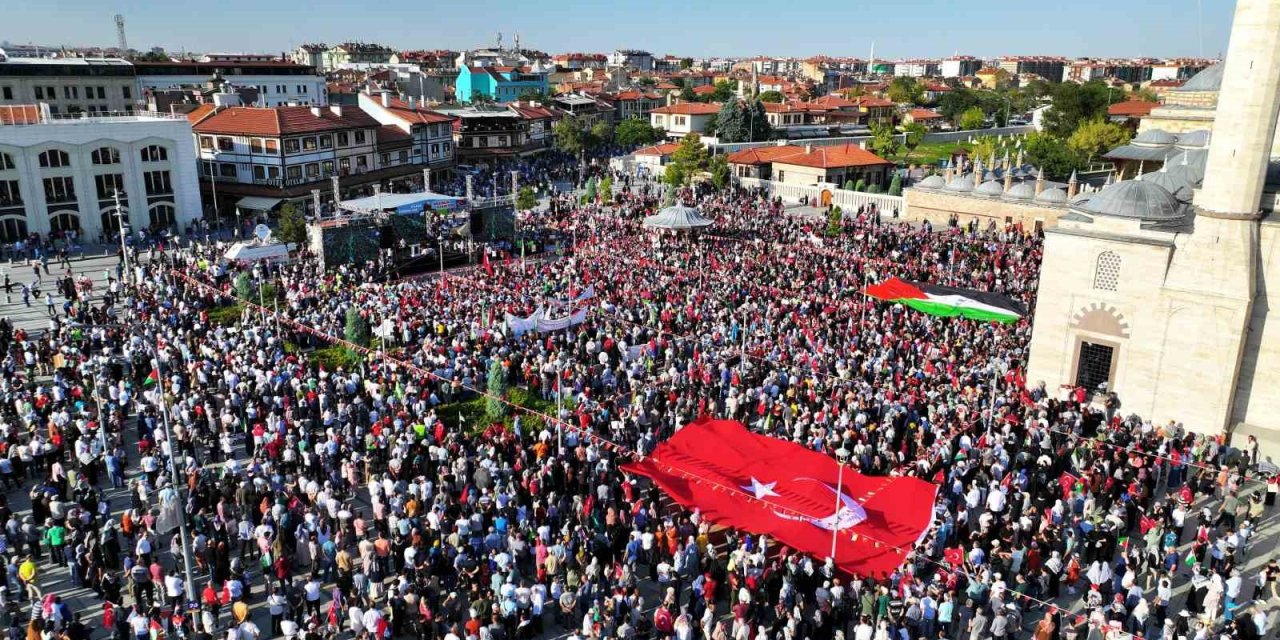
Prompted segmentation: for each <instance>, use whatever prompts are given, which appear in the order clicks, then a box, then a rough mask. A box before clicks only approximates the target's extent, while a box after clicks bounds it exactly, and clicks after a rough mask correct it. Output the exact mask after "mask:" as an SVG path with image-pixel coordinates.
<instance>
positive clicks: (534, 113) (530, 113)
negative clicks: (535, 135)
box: [507, 102, 560, 120]
mask: <svg viewBox="0 0 1280 640" xmlns="http://www.w3.org/2000/svg"><path fill="white" fill-rule="evenodd" d="M507 107H508V108H509V109H511V110H512V111H515V112H516V113H518V114H520V117H521V118H524V119H525V120H547V119H550V118H556V117H559V115H560V114H558V113H556V111H555V110H553V109H549V108H547V107H540V106H534V105H532V104H524V103H519V102H513V103H511V104H509V105H507Z"/></svg>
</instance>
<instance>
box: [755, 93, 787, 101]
mask: <svg viewBox="0 0 1280 640" xmlns="http://www.w3.org/2000/svg"><path fill="white" fill-rule="evenodd" d="M758 97H759V98H760V102H782V100H783V95H782V92H781V91H761V92H760V95H759V96H758Z"/></svg>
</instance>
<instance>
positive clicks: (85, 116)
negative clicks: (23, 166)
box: [5, 105, 187, 127]
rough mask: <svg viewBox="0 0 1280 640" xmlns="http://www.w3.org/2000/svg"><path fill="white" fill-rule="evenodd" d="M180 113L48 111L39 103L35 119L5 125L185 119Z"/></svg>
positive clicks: (21, 125)
mask: <svg viewBox="0 0 1280 640" xmlns="http://www.w3.org/2000/svg"><path fill="white" fill-rule="evenodd" d="M186 119H187V116H185V115H182V114H172V113H161V112H158V111H96V112H94V113H88V112H80V113H49V111H48V109H46V108H44V107H43V105H41V108H40V109H39V118H38V119H36V120H35V121H30V122H28V121H14V122H12V123H10V124H7V125H5V126H10V127H23V126H33V125H41V124H105V123H111V122H138V121H140V120H186Z"/></svg>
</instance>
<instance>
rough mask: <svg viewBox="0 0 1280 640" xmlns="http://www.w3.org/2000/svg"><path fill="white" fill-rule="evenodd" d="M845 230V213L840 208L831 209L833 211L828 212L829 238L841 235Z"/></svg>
mask: <svg viewBox="0 0 1280 640" xmlns="http://www.w3.org/2000/svg"><path fill="white" fill-rule="evenodd" d="M843 228H844V212H843V211H841V210H840V207H831V211H828V212H827V237H829V238H834V237H836V236H838V235H840V231H841V230H842V229H843Z"/></svg>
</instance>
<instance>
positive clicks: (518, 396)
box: [436, 387, 573, 436]
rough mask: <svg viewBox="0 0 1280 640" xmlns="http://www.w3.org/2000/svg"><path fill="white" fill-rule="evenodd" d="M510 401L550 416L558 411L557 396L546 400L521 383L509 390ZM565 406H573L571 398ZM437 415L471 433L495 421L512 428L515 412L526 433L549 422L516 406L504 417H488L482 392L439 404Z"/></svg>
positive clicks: (457, 427) (447, 422) (536, 429)
mask: <svg viewBox="0 0 1280 640" xmlns="http://www.w3.org/2000/svg"><path fill="white" fill-rule="evenodd" d="M507 401H508V402H510V403H511V404H514V405H516V406H518V407H523V408H525V409H530V410H532V411H537V412H538V413H542V414H546V415H550V416H554V415H555V413H556V403H555V400H543V399H542V397H541V396H539V395H538V394H536V393H534V392H532V391H529V390H528V389H522V388H520V387H513V388H510V389H508V390H507ZM564 407H565V408H566V409H572V408H573V400H572V398H565V400H564ZM436 415H438V416H440V421H441V422H443V423H444V426H445V427H446V428H448V429H451V430H460V431H462V432H464V433H466V434H467V435H470V436H479V435H481V434H483V433H484V431H485V429H488V428H489V427H490V426H491V425H493V424H495V422H500V423H501V424H502V426H503V427H505V428H506V429H508V430H509V429H511V427H512V424H513V423H514V422H515V416H516V415H519V416H520V430H521V431H522V432H523V433H525V434H530V433H538V432H539V431H542V429H543V428H544V427H546V426H547V423H546V419H545V418H543V417H542V416H541V415H535V414H531V413H526V412H524V411H515V410H513V411H511V412H509V413H508V415H506V416H505V417H503V418H502V419H501V420H498V421H495V420H493V419H492V418H490V417H489V409H488V398H485V397H483V396H482V397H479V398H475V399H472V400H464V401H460V402H450V403H448V404H442V405H440V406H439V407H437V408H436Z"/></svg>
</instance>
